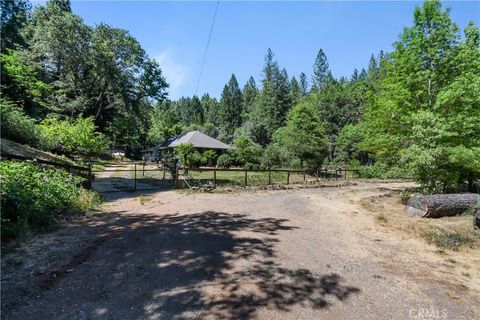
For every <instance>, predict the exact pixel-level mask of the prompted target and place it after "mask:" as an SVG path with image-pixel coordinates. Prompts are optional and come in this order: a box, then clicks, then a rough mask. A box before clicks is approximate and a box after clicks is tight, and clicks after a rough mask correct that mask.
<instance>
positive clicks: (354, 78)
mask: <svg viewBox="0 0 480 320" xmlns="http://www.w3.org/2000/svg"><path fill="white" fill-rule="evenodd" d="M358 77H359V76H358V70H357V68H355V69H353V73H352V78H351V79H352V81H353V82H355V81H357V80H358Z"/></svg>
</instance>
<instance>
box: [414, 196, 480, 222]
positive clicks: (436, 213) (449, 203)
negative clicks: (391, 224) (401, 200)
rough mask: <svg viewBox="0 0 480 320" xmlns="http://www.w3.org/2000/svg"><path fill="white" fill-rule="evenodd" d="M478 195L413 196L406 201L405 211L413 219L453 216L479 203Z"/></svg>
mask: <svg viewBox="0 0 480 320" xmlns="http://www.w3.org/2000/svg"><path fill="white" fill-rule="evenodd" d="M479 197H480V195H478V194H476V193H456V194H434V195H429V196H425V195H421V194H414V195H412V197H411V198H410V200H408V202H407V205H406V207H405V211H406V212H407V213H408V214H409V215H411V216H414V217H420V218H441V217H448V216H455V215H458V214H461V213H463V212H464V211H466V210H468V209H470V208H471V207H472V205H473V204H474V203H477V202H479V200H478V198H479Z"/></svg>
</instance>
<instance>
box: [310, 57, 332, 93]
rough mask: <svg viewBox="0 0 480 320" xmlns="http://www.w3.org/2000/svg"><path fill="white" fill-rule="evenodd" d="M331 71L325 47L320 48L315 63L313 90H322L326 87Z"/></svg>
mask: <svg viewBox="0 0 480 320" xmlns="http://www.w3.org/2000/svg"><path fill="white" fill-rule="evenodd" d="M329 73H330V69H329V66H328V60H327V56H326V55H325V52H323V49H320V50H318V54H317V58H316V59H315V63H314V65H313V79H312V91H320V90H321V89H322V88H323V87H325V85H326V83H327V81H328V75H329Z"/></svg>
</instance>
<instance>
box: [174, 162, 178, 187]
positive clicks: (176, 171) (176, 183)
mask: <svg viewBox="0 0 480 320" xmlns="http://www.w3.org/2000/svg"><path fill="white" fill-rule="evenodd" d="M175 189H178V167H177V166H175Z"/></svg>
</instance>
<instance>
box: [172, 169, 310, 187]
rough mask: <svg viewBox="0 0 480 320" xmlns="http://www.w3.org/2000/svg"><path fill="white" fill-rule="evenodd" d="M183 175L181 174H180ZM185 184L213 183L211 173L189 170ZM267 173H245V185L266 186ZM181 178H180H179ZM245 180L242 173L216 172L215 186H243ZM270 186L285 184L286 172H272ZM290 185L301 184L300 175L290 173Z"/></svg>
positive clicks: (301, 177) (301, 175) (301, 178)
mask: <svg viewBox="0 0 480 320" xmlns="http://www.w3.org/2000/svg"><path fill="white" fill-rule="evenodd" d="M181 173H182V174H183V172H181ZM183 175H184V176H186V177H188V178H187V182H188V183H189V184H190V185H196V184H203V183H206V182H207V181H211V182H213V171H202V172H199V171H193V170H190V171H189V173H188V176H187V175H185V174H183ZM268 177H269V173H268V172H261V171H260V172H248V173H247V185H249V186H259V185H267V184H268V180H269V179H268ZM180 178H181V177H180ZM244 180H245V172H244V171H217V184H218V185H231V186H243V184H244ZM271 183H272V184H286V183H287V173H286V172H272V177H271ZM290 183H303V174H302V173H291V174H290Z"/></svg>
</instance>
